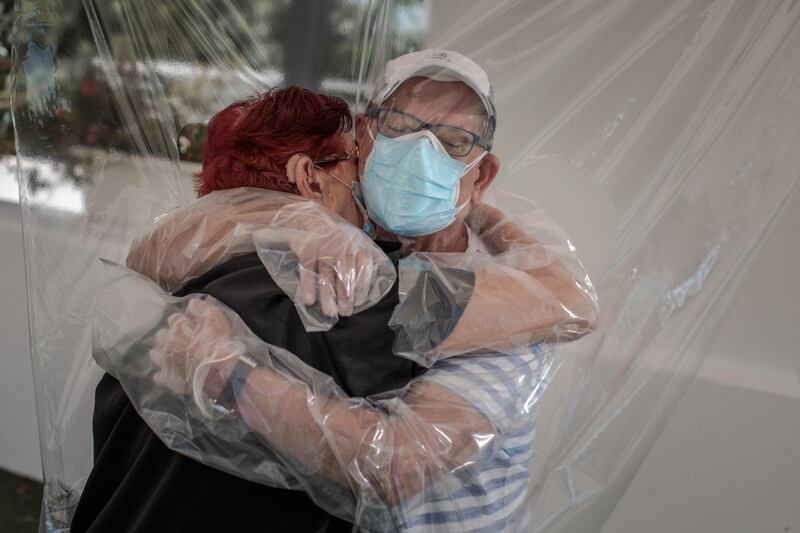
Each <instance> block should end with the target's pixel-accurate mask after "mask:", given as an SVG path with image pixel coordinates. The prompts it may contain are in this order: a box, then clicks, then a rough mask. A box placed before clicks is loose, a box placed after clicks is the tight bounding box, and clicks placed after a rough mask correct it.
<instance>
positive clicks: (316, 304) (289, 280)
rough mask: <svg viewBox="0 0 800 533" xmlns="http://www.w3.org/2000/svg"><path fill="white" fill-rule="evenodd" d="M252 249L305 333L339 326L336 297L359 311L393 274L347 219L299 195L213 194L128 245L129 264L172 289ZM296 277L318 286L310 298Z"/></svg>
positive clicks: (378, 294)
mask: <svg viewBox="0 0 800 533" xmlns="http://www.w3.org/2000/svg"><path fill="white" fill-rule="evenodd" d="M254 251H258V253H259V257H260V258H261V259H262V262H263V263H264V266H265V267H266V269H267V271H268V272H269V273H270V275H271V276H272V279H273V280H275V282H276V283H277V284H278V286H279V287H281V289H283V291H284V292H285V293H286V294H287V295H290V296H291V297H292V299H293V301H294V302H295V306H296V308H297V311H298V313H299V315H300V317H301V319H302V320H303V323H304V324H305V325H306V330H307V331H322V330H327V329H330V328H331V327H332V326H333V325H334V324H335V323H336V320H337V319H338V316H339V309H338V308H337V306H336V301H337V297H338V298H339V299H342V298H344V299H346V302H347V304H348V306H349V311H348V312H347V314H350V313H353V312H355V313H357V312H359V311H361V310H363V309H366V308H368V307H370V306H371V305H374V304H375V303H376V302H378V301H380V300H381V298H383V297H384V296H385V295H386V293H387V292H389V289H391V288H392V285H393V284H394V281H395V279H396V277H397V274H396V272H395V270H394V266H393V265H392V262H391V260H390V259H389V258H388V257H387V256H386V254H384V253H383V251H381V249H380V248H379V247H378V246H377V245H376V244H375V243H374V242H373V241H372V239H370V238H369V237H368V236H367V235H365V234H364V233H362V232H360V231H359V230H358V229H356V228H355V227H354V226H353V225H352V224H350V223H348V222H347V221H346V220H344V219H342V218H341V217H339V216H337V215H336V214H334V213H332V212H330V211H328V210H327V209H325V208H323V207H322V206H320V205H318V204H316V203H315V202H313V201H310V200H305V199H304V198H303V197H301V196H298V195H295V194H289V193H283V192H278V191H272V190H267V189H254V188H237V189H228V190H222V191H215V192H212V193H210V194H208V195H205V196H203V197H202V198H200V199H198V200H195V201H193V202H191V203H189V204H187V205H185V206H182V207H180V208H178V209H175V210H174V211H171V212H169V213H167V214H165V215H163V216H161V217H159V218H158V219H157V220H156V222H155V224H154V226H153V227H152V228H150V229H148V230H147V231H146V232H145V233H144V234H143V235H141V236H139V237H138V238H137V239H136V240H135V241H134V243H133V244H132V245H131V250H130V252H129V254H128V259H127V264H128V266H129V267H130V268H132V269H133V270H135V271H136V272H139V273H140V274H142V275H144V276H146V277H148V278H150V279H152V280H153V281H156V282H157V283H158V284H159V285H160V286H161V287H162V288H164V289H165V290H167V291H169V292H174V291H176V290H178V289H180V288H181V287H182V286H183V285H185V284H186V283H187V282H189V281H191V280H192V279H194V278H196V277H198V276H200V275H202V274H204V273H205V272H207V271H209V270H211V269H212V268H213V267H215V266H218V265H221V264H222V263H225V262H226V261H228V260H230V259H233V258H234V257H237V256H239V255H242V254H246V253H250V252H254ZM300 258H302V260H301V259H300ZM301 278H304V281H305V282H306V283H307V284H310V285H311V286H312V287H313V288H316V289H317V291H316V292H315V293H312V294H311V296H310V297H309V298H306V295H305V293H303V292H302V289H303V286H301V283H300V280H301Z"/></svg>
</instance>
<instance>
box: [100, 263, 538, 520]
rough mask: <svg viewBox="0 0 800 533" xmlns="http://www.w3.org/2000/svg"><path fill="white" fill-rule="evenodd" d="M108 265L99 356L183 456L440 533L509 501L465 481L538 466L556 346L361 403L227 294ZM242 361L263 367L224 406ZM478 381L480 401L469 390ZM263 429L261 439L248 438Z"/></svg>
mask: <svg viewBox="0 0 800 533" xmlns="http://www.w3.org/2000/svg"><path fill="white" fill-rule="evenodd" d="M108 270H109V272H108V276H107V280H108V282H107V283H106V284H105V285H104V286H103V287H102V288H101V290H100V291H99V292H98V298H97V308H96V315H95V320H94V326H93V345H94V346H95V358H96V360H97V362H98V363H99V364H100V366H101V367H103V368H104V369H106V370H107V371H109V372H110V373H111V374H112V375H114V376H115V377H116V378H117V379H118V380H120V382H121V383H122V385H123V387H124V389H125V392H126V394H127V395H128V397H129V398H130V399H131V402H132V403H133V405H134V406H135V407H136V409H137V411H138V412H139V413H140V414H141V416H142V418H143V419H144V420H145V421H146V422H147V424H148V425H149V426H150V427H151V428H152V429H153V430H154V431H155V432H156V433H157V434H158V436H159V437H160V438H161V439H162V440H163V442H164V443H165V444H167V445H168V446H169V447H170V448H172V449H173V450H175V451H178V452H180V453H183V454H185V455H187V456H189V457H192V458H194V459H196V460H198V461H201V462H202V463H204V464H208V465H210V466H213V467H215V468H219V469H221V470H224V471H226V472H229V473H232V474H234V475H238V476H241V477H244V478H245V479H249V480H252V481H256V482H259V483H264V484H268V485H270V486H276V487H283V488H289V489H294V490H303V491H304V492H306V493H307V494H309V495H310V496H311V498H312V499H313V500H314V502H315V503H316V504H317V505H319V506H320V507H321V508H323V509H325V510H326V511H328V512H330V513H331V514H334V515H336V516H338V517H340V518H344V519H346V520H348V521H352V522H354V523H356V524H358V525H359V527H363V528H367V529H368V530H370V531H396V530H397V529H398V528H400V529H419V528H420V527H425V526H427V527H428V528H430V527H434V526H435V525H436V522H430V520H431V518H430V517H431V516H436V515H442V516H448V515H449V516H450V517H451V518H450V520H449V521H448V524H452V525H451V526H449V527H452V528H458V527H459V525H467V524H469V523H470V521H472V520H475V517H474V512H473V510H474V509H475V508H476V506H487V505H491V504H493V505H497V502H494V501H493V500H494V498H495V496H496V494H495V493H493V492H491V491H489V492H484V491H480V490H479V491H477V493H476V494H471V492H472V491H468V493H467V494H466V495H465V494H464V490H463V487H464V485H465V484H467V485H473V484H474V485H475V486H477V487H481V486H484V485H485V483H486V482H487V481H489V479H492V478H497V477H498V476H500V475H505V476H507V477H508V478H509V479H510V478H513V477H515V476H516V478H520V474H523V473H526V471H527V464H528V462H529V461H530V460H531V459H532V457H533V455H534V450H533V442H532V441H533V432H534V429H535V420H536V407H537V405H538V399H539V397H540V396H541V393H542V391H543V390H544V383H546V380H547V378H548V377H549V370H550V368H551V363H552V357H551V354H552V352H551V350H550V349H549V348H548V347H547V346H545V345H543V344H540V345H534V346H529V348H528V352H527V353H526V354H525V355H523V356H519V357H512V356H507V355H500V354H495V355H493V356H472V357H470V356H464V357H461V358H455V359H450V360H448V362H447V363H446V366H444V364H443V365H442V366H441V367H437V366H436V365H434V366H433V367H432V368H431V369H430V370H428V372H427V373H425V374H424V375H423V376H421V377H419V378H416V379H414V380H413V381H411V382H410V383H409V385H408V386H407V387H405V388H403V389H400V390H397V391H389V392H385V393H382V394H380V395H378V396H374V397H368V398H354V397H349V396H348V395H347V394H346V393H344V392H343V391H342V390H341V389H340V388H339V387H338V386H337V385H336V384H335V383H334V381H333V379H332V378H331V377H330V376H328V375H326V374H324V373H322V372H319V371H317V370H315V369H313V368H312V367H310V366H308V365H306V364H304V363H303V362H302V361H301V360H300V359H298V358H297V357H296V356H294V355H293V354H292V353H290V352H288V351H286V350H284V349H282V348H279V347H277V346H272V345H269V344H266V343H264V342H263V341H262V340H261V339H260V338H259V337H257V336H256V335H255V334H254V333H252V332H251V331H250V330H249V329H248V328H247V326H246V325H245V324H244V322H243V321H242V320H241V319H240V318H239V317H238V316H237V315H236V314H235V313H233V312H232V311H231V310H230V309H228V308H227V307H226V306H224V304H222V303H221V302H218V301H217V300H215V299H214V298H213V297H210V296H196V295H194V296H188V297H183V298H175V297H171V296H169V295H167V294H165V293H163V292H162V291H161V290H160V289H159V288H158V287H157V286H156V285H155V284H153V283H152V282H150V281H149V280H146V279H144V278H142V277H141V276H138V275H136V274H135V273H133V272H132V271H130V270H127V269H125V268H124V267H121V266H119V265H114V264H110V263H109V264H108ZM361 356H362V357H366V358H368V357H370V354H369V353H364V354H361ZM242 357H246V358H247V359H248V361H252V362H250V363H249V364H250V365H254V366H255V368H253V369H251V370H250V371H249V373H248V374H247V375H246V376H244V377H242V378H241V380H240V381H238V382H237V384H236V385H235V386H236V387H237V392H236V393H235V394H234V397H233V400H234V401H233V403H232V405H220V404H217V403H216V402H215V399H217V398H218V397H219V396H221V391H222V389H223V388H224V383H226V382H228V381H230V380H231V379H233V378H232V374H233V372H235V370H234V369H235V368H236V364H237V362H238V360H239V359H240V358H242ZM211 381H214V383H215V386H210V385H209V382H211ZM476 382H480V383H482V384H483V391H482V392H480V393H476V392H475V391H474V390H470V389H469V385H470V384H473V385H474V383H476ZM176 395H177V397H178V398H179V399H180V401H177V402H176V401H175V399H176ZM209 395H211V396H209ZM487 397H488V398H489V399H487ZM209 421H211V422H210V423H209ZM212 424H213V425H212ZM251 433H255V434H257V435H258V436H259V440H258V441H256V442H254V441H253V440H252V439H248V438H247V436H248V435H249V434H251ZM512 443H513V447H514V448H515V449H516V452H514V455H515V460H514V461H511V465H508V464H507V461H508V455H507V454H506V453H507V452H506V450H509V451H508V453H511V448H512ZM498 455H499V456H500V457H506V459H505V460H498ZM520 457H523V458H525V459H520ZM526 482H527V475H525V476H524V479H517V481H515V482H514V483H513V485H514V487H513V488H514V490H515V491H516V494H517V497H516V498H515V499H514V501H513V502H506V503H505V504H503V506H502V507H504V508H505V509H504V511H503V513H499V514H502V515H504V516H505V519H504V520H503V521H502V523H503V524H504V530H507V531H515V530H522V527H521V523H520V520H521V518H522V515H523V514H524V506H525V499H524V498H523V497H521V495H522V494H524V488H525V486H526ZM509 491H511V486H509ZM439 525H440V526H441V524H439Z"/></svg>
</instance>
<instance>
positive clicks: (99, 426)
mask: <svg viewBox="0 0 800 533" xmlns="http://www.w3.org/2000/svg"><path fill="white" fill-rule="evenodd" d="M382 247H383V248H384V250H385V251H387V252H395V253H392V255H395V254H396V246H395V247H392V245H390V244H386V245H383V244H382ZM390 247H392V248H393V249H391V248H390ZM190 293H206V294H210V295H212V296H214V297H215V298H217V299H218V300H220V301H221V302H224V303H225V304H227V305H228V306H229V307H230V308H231V309H233V310H234V311H235V312H236V313H238V314H239V316H241V317H242V319H243V320H244V321H245V322H246V323H247V325H248V326H249V327H250V328H251V329H252V330H253V332H255V333H256V334H257V335H258V336H259V337H261V338H262V339H264V340H265V341H267V342H269V343H271V344H274V345H277V346H280V347H283V348H286V349H288V350H290V351H291V352H293V353H295V354H296V355H297V356H298V357H300V358H301V359H302V360H303V361H305V362H306V363H308V364H310V365H312V366H314V367H315V368H317V369H319V370H321V371H323V372H325V373H327V374H329V375H331V376H332V377H333V378H334V380H335V381H336V383H338V384H339V385H340V386H341V387H342V388H343V389H344V390H345V391H347V392H348V393H349V394H351V395H353V396H366V395H369V394H374V393H378V392H383V391H386V390H391V389H394V388H397V387H402V386H404V385H405V384H407V383H408V382H409V381H410V380H411V379H412V378H413V377H415V376H416V375H418V374H420V373H421V371H422V369H421V368H420V367H418V366H416V365H415V364H414V363H412V362H411V361H409V360H407V359H403V358H400V357H397V356H395V355H393V353H392V342H393V340H394V334H393V333H392V331H391V330H390V329H389V327H388V326H387V323H388V320H389V317H390V316H391V314H392V310H393V309H394V307H395V306H396V305H397V302H398V294H397V283H395V285H394V287H393V288H392V290H391V291H390V293H389V294H388V295H387V296H386V297H385V298H384V299H383V300H382V301H380V302H379V303H378V304H376V305H375V306H373V307H372V308H370V309H368V310H366V311H363V312H361V313H359V314H357V315H354V316H352V317H348V318H340V319H339V321H338V322H337V324H336V325H335V326H334V328H333V329H332V330H330V331H328V332H320V333H306V331H305V330H304V328H303V325H302V323H301V321H300V317H299V316H298V314H297V312H296V310H295V308H294V304H293V302H292V301H291V300H290V299H289V298H288V297H287V296H286V295H285V294H284V293H283V292H282V291H281V290H280V288H279V287H278V286H277V285H276V284H275V282H274V281H273V280H272V278H271V277H270V276H269V274H268V273H267V271H266V270H265V269H264V267H263V265H262V264H261V262H260V261H259V259H258V256H257V255H256V254H255V253H252V254H248V255H244V256H240V257H237V258H235V259H232V260H230V261H228V262H227V263H225V264H223V265H220V266H218V267H216V268H214V269H213V270H211V271H209V272H208V273H207V274H205V275H203V276H202V277H200V278H198V279H195V280H193V281H191V282H189V283H188V284H187V285H186V286H185V287H184V288H183V289H181V291H179V292H178V293H176V294H177V295H179V296H182V295H186V294H190ZM93 426H94V455H95V464H94V468H93V469H92V472H91V474H90V475H89V478H88V479H87V482H86V487H85V488H84V491H83V494H82V495H81V499H80V501H79V503H78V507H77V509H76V511H75V516H74V518H73V521H72V529H71V531H72V532H73V533H81V532H84V531H90V532H101V531H102V532H105V531H108V532H113V533H122V532H143V533H144V532H147V533H152V532H159V531H168V532H179V531H187V532H188V531H191V532H206V531H207V532H215V533H216V532H222V531H231V532H239V531H243V532H250V531H264V532H283V531H286V532H293V533H294V532H301V533H302V532H335V531H351V528H352V525H351V524H349V523H347V522H344V521H342V520H340V519H338V518H336V517H333V516H331V515H329V514H328V513H326V512H324V511H322V510H321V509H319V508H318V507H316V506H315V505H314V504H313V503H312V502H311V500H310V499H309V498H308V497H307V496H306V495H305V494H304V493H302V492H298V491H292V490H285V489H276V488H271V487H266V486H263V485H258V484H255V483H252V482H249V481H245V480H243V479H240V478H238V477H235V476H231V475H229V474H225V473H223V472H220V471H218V470H215V469H213V468H210V467H207V466H204V465H202V464H200V463H198V462H196V461H194V460H192V459H189V458H186V457H184V456H182V455H180V454H178V453H176V452H173V451H171V450H169V449H168V448H167V447H166V446H165V445H164V444H163V443H162V442H161V441H160V440H159V439H158V437H157V436H156V435H155V434H154V433H153V432H152V431H151V430H150V428H149V427H148V426H147V425H146V424H145V423H144V421H143V420H142V419H141V418H140V417H139V415H138V414H137V413H136V411H135V410H134V408H133V406H132V405H131V403H130V401H129V400H128V398H127V397H126V396H125V392H124V391H123V390H122V387H121V386H120V384H119V382H117V381H116V380H115V379H114V378H112V377H111V376H110V375H108V374H106V375H105V376H104V377H103V379H102V380H101V381H100V384H99V385H98V386H97V390H96V394H95V409H94V423H93Z"/></svg>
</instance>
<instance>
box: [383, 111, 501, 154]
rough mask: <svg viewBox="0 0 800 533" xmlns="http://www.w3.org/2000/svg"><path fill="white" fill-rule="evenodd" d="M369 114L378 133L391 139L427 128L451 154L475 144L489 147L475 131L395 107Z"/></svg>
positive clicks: (459, 152)
mask: <svg viewBox="0 0 800 533" xmlns="http://www.w3.org/2000/svg"><path fill="white" fill-rule="evenodd" d="M369 116H370V117H372V118H374V119H375V120H376V121H377V123H378V133H380V134H382V135H385V136H386V137H389V138H391V139H393V138H395V137H400V136H401V135H407V134H409V133H414V132H417V131H420V130H422V129H426V130H429V131H430V132H431V133H433V134H434V135H435V136H436V138H437V139H439V141H441V143H442V146H444V149H445V151H447V153H448V154H449V155H451V156H455V157H460V156H465V155H467V154H469V153H470V152H471V151H472V148H474V147H475V145H476V144H477V145H478V146H480V147H481V148H483V149H484V150H486V151H489V150H490V149H491V146H490V145H489V143H488V142H486V141H485V140H484V139H482V138H481V136H480V135H478V134H477V133H473V132H471V131H469V130H465V129H464V128H459V127H458V126H452V125H450V124H430V123H428V122H425V121H423V120H420V119H418V118H417V117H415V116H414V115H410V114H408V113H404V112H402V111H397V110H396V109H391V108H386V107H382V108H378V109H376V110H375V111H373V112H372V113H370V114H369Z"/></svg>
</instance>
